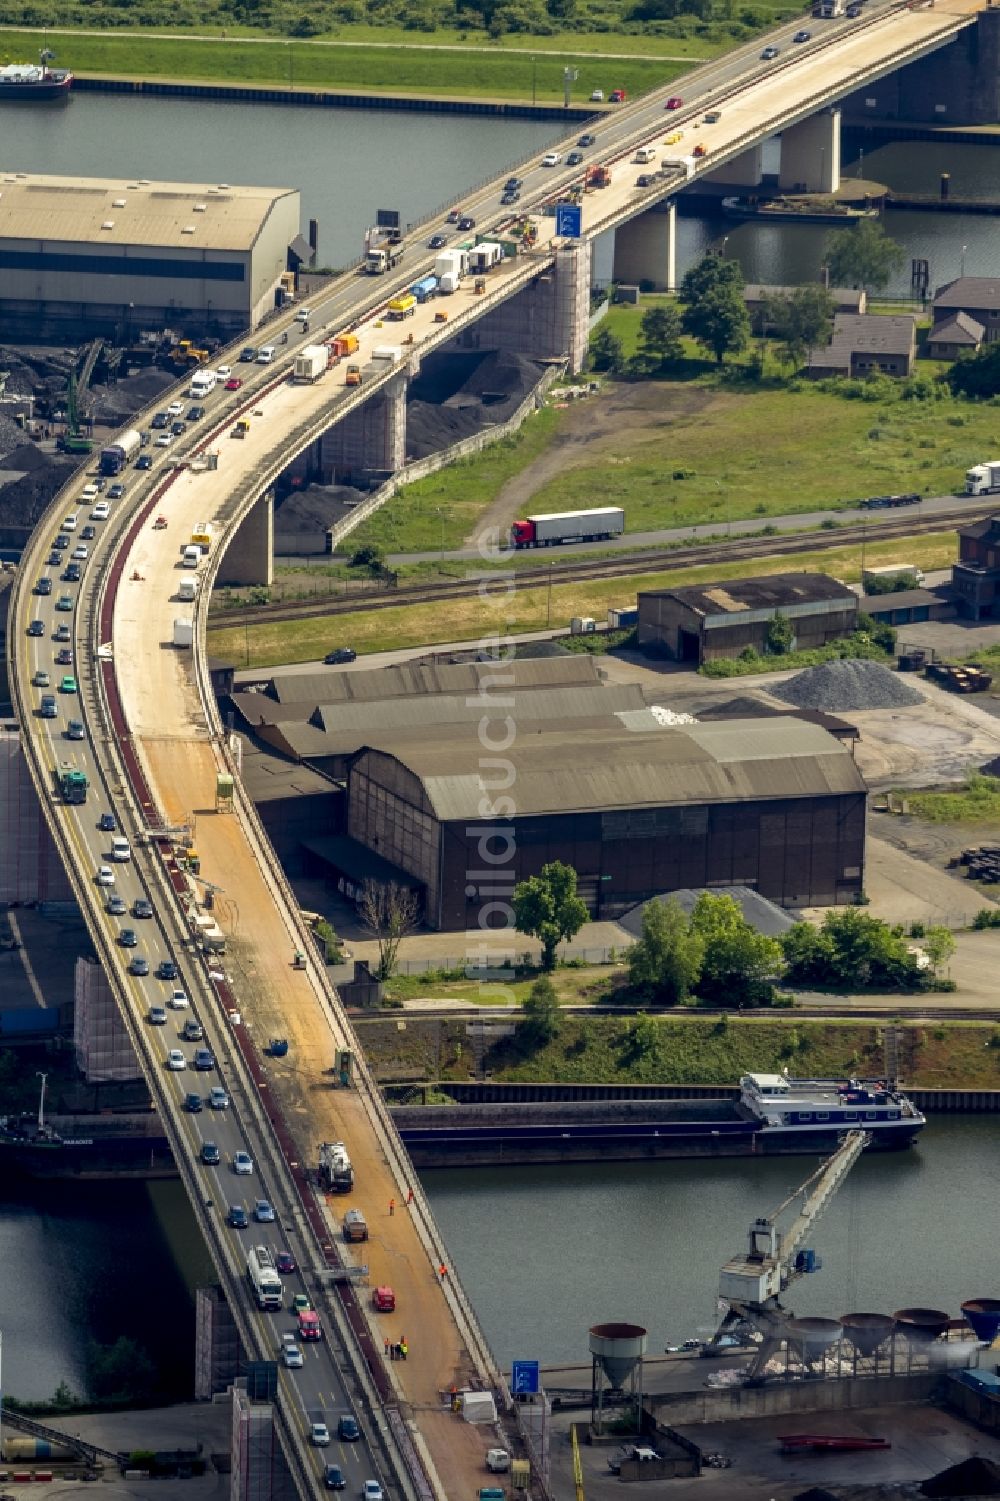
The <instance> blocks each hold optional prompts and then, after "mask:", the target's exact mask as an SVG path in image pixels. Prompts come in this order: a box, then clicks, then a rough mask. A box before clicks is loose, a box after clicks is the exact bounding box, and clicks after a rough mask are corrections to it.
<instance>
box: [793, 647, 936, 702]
mask: <svg viewBox="0 0 1000 1501" xmlns="http://www.w3.org/2000/svg"><path fill="white" fill-rule="evenodd" d="M773 692H774V696H775V698H780V699H783V700H784V702H785V703H786V704H794V705H795V707H796V708H797V709H825V710H827V711H828V712H830V713H837V712H838V710H845V709H907V708H909V707H911V706H912V705H913V704H920V703H923V698H922V697H921V695H920V694H919V693H918V692H917V690H916V689H915V688H911V687H910V685H909V683H906V682H904V681H903V679H902V678H900V677H898V676H897V674H896V673H894V672H890V670H889V668H888V667H885V666H883V664H882V663H881V662H867V661H854V660H849V659H838V660H837V661H835V662H824V663H822V665H821V666H819V667H807V668H806V669H805V671H804V672H800V673H797V674H796V676H795V677H793V678H790V679H789V680H788V682H787V683H782V684H781V686H780V687H777V688H775V689H774V690H773Z"/></svg>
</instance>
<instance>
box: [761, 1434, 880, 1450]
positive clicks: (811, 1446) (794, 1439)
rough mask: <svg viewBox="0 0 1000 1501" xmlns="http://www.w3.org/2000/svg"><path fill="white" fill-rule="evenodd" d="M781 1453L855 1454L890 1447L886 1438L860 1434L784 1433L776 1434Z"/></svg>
mask: <svg viewBox="0 0 1000 1501" xmlns="http://www.w3.org/2000/svg"><path fill="white" fill-rule="evenodd" d="M778 1443H779V1444H780V1445H781V1452H782V1454H802V1453H805V1452H806V1451H807V1450H812V1452H813V1453H814V1454H856V1453H859V1452H862V1451H865V1450H868V1449H891V1448H892V1444H891V1443H890V1442H889V1440H888V1439H887V1438H868V1437H867V1436H864V1435H860V1434H850V1433H848V1434H842V1433H786V1434H779V1435H778Z"/></svg>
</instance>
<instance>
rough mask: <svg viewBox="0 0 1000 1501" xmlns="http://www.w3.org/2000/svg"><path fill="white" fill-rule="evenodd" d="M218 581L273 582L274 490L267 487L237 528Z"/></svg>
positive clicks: (222, 564)
mask: <svg viewBox="0 0 1000 1501" xmlns="http://www.w3.org/2000/svg"><path fill="white" fill-rule="evenodd" d="M217 582H218V583H219V584H257V585H259V586H260V587H261V588H264V589H267V588H269V587H270V586H271V584H272V583H273V582H274V491H273V490H267V491H265V492H264V494H263V495H262V496H261V498H260V500H258V502H257V504H256V505H255V506H254V507H253V509H252V510H251V511H249V512H248V514H247V515H246V516H245V517H244V519H243V520H242V521H241V522H240V524H239V526H238V527H237V528H236V532H235V534H234V536H233V540H232V542H230V544H229V546H228V547H227V548H226V553H225V556H224V558H223V559H222V563H221V565H220V567H219V577H218V579H217Z"/></svg>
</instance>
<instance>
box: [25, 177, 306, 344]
mask: <svg viewBox="0 0 1000 1501" xmlns="http://www.w3.org/2000/svg"><path fill="white" fill-rule="evenodd" d="M299 215H300V206H299V194H298V192H296V191H295V190H294V189H292V188H262V187H232V186H230V185H229V184H228V183H215V184H211V185H207V186H206V185H204V184H201V183H183V182H150V181H148V180H147V179H145V178H133V179H132V180H128V179H117V180H111V179H106V178H77V177H54V176H42V175H39V174H37V173H24V172H18V173H13V172H8V173H0V325H2V326H3V328H4V330H5V332H6V334H7V336H8V337H9V338H18V337H34V338H37V337H44V338H67V339H70V338H74V339H75V338H92V337H97V336H101V337H104V338H108V339H112V340H114V341H115V342H116V343H119V344H128V343H130V342H132V341H133V339H135V338H137V337H138V335H139V333H140V332H142V331H144V330H149V329H155V330H161V329H164V328H172V329H175V330H179V331H182V332H184V333H187V334H189V335H194V334H199V333H202V334H207V335H215V336H217V337H220V338H227V337H235V336H236V335H238V334H239V333H240V332H241V330H243V329H246V328H253V327H255V326H256V325H257V324H258V323H259V322H260V321H261V319H262V318H263V317H264V316H265V315H266V314H267V313H268V311H270V310H271V309H272V308H273V307H274V305H275V298H276V292H277V289H278V287H279V283H280V280H281V274H282V272H283V271H285V270H287V268H288V265H289V252H290V250H291V251H292V256H293V259H294V258H295V257H296V254H297V253H303V252H304V253H305V254H308V247H307V246H304V244H303V242H302V240H301V239H300V237H299ZM293 247H294V248H293Z"/></svg>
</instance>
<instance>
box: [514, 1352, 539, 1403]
mask: <svg viewBox="0 0 1000 1501" xmlns="http://www.w3.org/2000/svg"><path fill="white" fill-rule="evenodd" d="M510 1389H511V1392H512V1393H513V1395H514V1396H515V1397H531V1396H534V1395H535V1393H536V1392H537V1391H538V1390H539V1385H538V1361H537V1360H515V1361H514V1365H513V1369H512V1371H511V1378H510Z"/></svg>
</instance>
